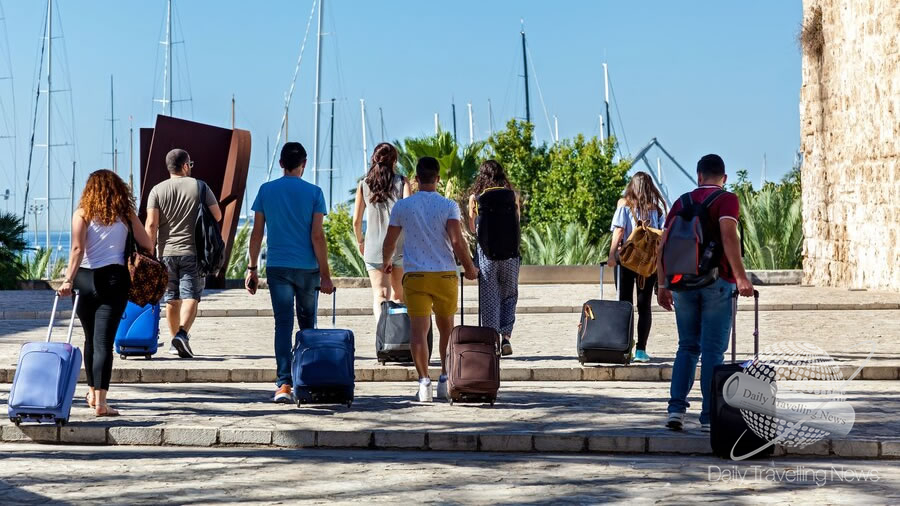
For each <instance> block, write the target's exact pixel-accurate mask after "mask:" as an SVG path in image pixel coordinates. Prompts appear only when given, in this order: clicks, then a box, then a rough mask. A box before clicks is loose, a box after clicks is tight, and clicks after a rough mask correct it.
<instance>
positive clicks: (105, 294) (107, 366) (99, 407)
mask: <svg viewBox="0 0 900 506" xmlns="http://www.w3.org/2000/svg"><path fill="white" fill-rule="evenodd" d="M97 281H98V292H99V293H98V295H99V297H98V298H99V300H100V304H99V306H98V308H97V311H96V313H94V329H95V330H94V349H93V355H94V361H93V365H92V367H93V372H94V374H93V376H94V378H95V381H99V383H98V384H95V386H96V394H97V402H96V405H95V409H96V414H97V415H98V416H115V415H118V414H119V413H118V411H116V410H115V409H112V408H110V407H109V404H107V400H106V399H107V392H108V391H109V383H110V379H111V377H112V366H113V356H114V354H113V343H114V342H115V339H116V331H117V330H118V327H119V322H120V321H121V320H122V313H123V312H124V311H125V305H126V303H127V299H128V288H129V285H130V284H131V281H130V278H129V275H128V270H127V269H125V267H123V266H119V265H111V266H108V267H104V268H102V269H100V270H99V272H98V276H97ZM96 378H99V380H96Z"/></svg>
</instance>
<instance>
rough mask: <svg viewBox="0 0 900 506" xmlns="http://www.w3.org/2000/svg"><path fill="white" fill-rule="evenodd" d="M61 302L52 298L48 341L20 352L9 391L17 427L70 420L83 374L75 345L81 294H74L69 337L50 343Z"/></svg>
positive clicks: (12, 412)
mask: <svg viewBox="0 0 900 506" xmlns="http://www.w3.org/2000/svg"><path fill="white" fill-rule="evenodd" d="M58 303H59V295H57V296H56V298H55V299H53V312H52V313H51V314H50V325H49V327H47V340H46V341H43V342H33V343H25V344H24V345H23V346H22V351H21V352H19V365H18V366H17V367H16V374H15V377H14V378H13V384H12V389H11V390H10V391H9V419H10V421H12V422H13V423H15V424H16V425H19V424H20V423H22V422H37V423H56V425H58V426H60V427H62V426H63V425H65V423H66V422H68V421H69V413H70V412H71V411H72V400H73V398H74V396H75V384H76V383H78V374H79V372H80V371H81V350H80V349H79V348H78V347H77V346H72V329H73V327H74V326H75V308H76V307H78V292H75V304H74V305H73V306H72V320H71V321H70V322H69V335H68V339H67V341H66V342H64V343H52V342H50V335H51V333H52V332H53V319H54V317H55V316H56V306H57V304H58Z"/></svg>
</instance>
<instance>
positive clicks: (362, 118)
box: [359, 98, 369, 175]
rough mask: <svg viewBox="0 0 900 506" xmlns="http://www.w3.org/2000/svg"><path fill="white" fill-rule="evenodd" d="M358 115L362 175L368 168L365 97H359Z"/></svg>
mask: <svg viewBox="0 0 900 506" xmlns="http://www.w3.org/2000/svg"><path fill="white" fill-rule="evenodd" d="M359 117H360V122H361V123H362V141H363V146H362V148H363V175H365V174H366V172H368V170H369V148H368V147H366V99H364V98H361V99H359Z"/></svg>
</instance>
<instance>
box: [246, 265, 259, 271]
mask: <svg viewBox="0 0 900 506" xmlns="http://www.w3.org/2000/svg"><path fill="white" fill-rule="evenodd" d="M256 269H257V266H252V267H251V266H249V265H248V266H247V270H248V271H250V272H254V271H256Z"/></svg>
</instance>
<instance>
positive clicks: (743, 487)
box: [0, 445, 900, 505]
mask: <svg viewBox="0 0 900 506" xmlns="http://www.w3.org/2000/svg"><path fill="white" fill-rule="evenodd" d="M6 448H9V450H10V451H7V452H3V453H0V459H2V460H0V462H3V464H4V465H2V466H0V502H3V503H6V504H46V503H53V504H56V503H62V504H103V505H110V504H214V503H215V504H218V503H223V502H228V503H242V504H248V503H250V504H297V503H302V504H328V505H333V504H372V503H378V504H382V503H387V504H425V503H427V504H432V503H439V504H448V503H450V504H539V503H545V504H548V503H555V504H559V503H573V504H598V503H611V502H615V503H625V502H627V503H628V504H698V503H700V502H707V501H717V502H723V503H736V504H744V503H747V504H749V503H756V504H758V503H766V504H769V503H776V504H849V505H859V504H892V503H893V504H895V503H897V502H898V501H900V467H898V466H896V465H895V463H894V462H886V461H852V460H845V461H839V463H827V462H825V463H823V462H812V461H810V460H808V459H782V460H779V461H778V462H777V465H774V466H773V465H770V464H768V463H764V462H763V463H760V462H754V463H753V464H746V465H740V466H738V467H736V468H732V467H731V466H729V465H725V464H724V463H723V461H721V460H718V459H714V458H709V457H680V458H678V459H672V458H671V457H669V456H643V457H640V458H635V457H634V456H601V455H534V454H529V455H521V454H518V455H515V454H472V453H457V452H442V453H431V454H429V453H422V452H405V451H369V450H362V451H350V450H291V449H260V448H221V449H211V448H201V449H196V448H171V447H169V448H145V447H144V448H136V447H115V448H97V447H77V448H73V447H71V446H66V447H59V446H37V445H16V446H9V447H6ZM753 466H757V467H753ZM832 466H836V468H837V471H838V472H840V471H843V474H840V475H838V474H836V473H835V472H833V471H832ZM732 469H735V470H738V471H740V472H741V473H745V474H743V475H742V476H743V478H741V475H737V476H734V477H733V479H732V477H731V475H728V474H723V472H722V471H725V472H728V471H730V470H732ZM797 470H800V471H801V473H797V474H799V475H800V478H801V479H797V478H796V476H795V475H791V474H788V475H785V472H790V471H797ZM848 471H849V473H848ZM776 473H777V474H776ZM776 476H777V477H780V478H776ZM817 479H819V480H820V481H819V482H818V483H817V482H816V480H817ZM876 479H877V481H876ZM123 491H127V493H125V492H123Z"/></svg>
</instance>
